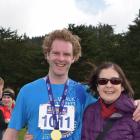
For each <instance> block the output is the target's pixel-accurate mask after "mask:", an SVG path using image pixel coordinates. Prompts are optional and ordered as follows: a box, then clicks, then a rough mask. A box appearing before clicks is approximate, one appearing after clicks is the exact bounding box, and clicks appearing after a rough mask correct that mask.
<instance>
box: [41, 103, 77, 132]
mask: <svg viewBox="0 0 140 140" xmlns="http://www.w3.org/2000/svg"><path fill="white" fill-rule="evenodd" d="M55 108H56V114H57V119H58V113H59V106H57V105H56V106H55ZM74 112H75V110H74V106H64V108H63V111H62V113H61V115H60V117H59V130H62V131H73V130H74ZM53 126H54V124H53V117H52V109H51V106H50V104H41V105H40V107H39V123H38V127H40V129H43V130H53V129H54V127H53Z"/></svg>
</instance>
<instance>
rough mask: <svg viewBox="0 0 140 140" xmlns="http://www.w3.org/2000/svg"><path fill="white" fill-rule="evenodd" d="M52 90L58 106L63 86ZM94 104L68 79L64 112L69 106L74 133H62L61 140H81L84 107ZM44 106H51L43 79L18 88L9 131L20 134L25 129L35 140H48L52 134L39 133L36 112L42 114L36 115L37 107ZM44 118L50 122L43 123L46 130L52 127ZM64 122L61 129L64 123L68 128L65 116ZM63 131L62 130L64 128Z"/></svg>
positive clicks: (87, 95) (94, 100)
mask: <svg viewBox="0 0 140 140" xmlns="http://www.w3.org/2000/svg"><path fill="white" fill-rule="evenodd" d="M51 87H52V92H53V97H54V102H55V105H56V106H57V105H58V106H59V104H60V100H61V96H62V93H63V90H64V84H52V85H51ZM94 102H96V99H95V98H93V97H92V96H91V95H90V94H89V93H87V92H86V89H85V87H84V85H82V84H80V83H77V82H75V81H73V80H71V79H69V84H68V93H67V97H66V100H65V105H64V108H66V109H65V110H67V107H66V106H68V108H74V115H73V116H74V122H73V125H74V129H73V130H72V131H64V130H63V131H61V132H62V140H78V139H80V136H81V127H82V116H83V112H84V109H85V108H86V107H87V105H89V104H91V103H94ZM46 104H48V105H50V103H49V99H48V90H47V86H46V81H45V79H44V78H41V79H38V80H36V81H34V82H31V83H29V84H27V85H25V86H24V87H23V88H21V90H20V92H19V94H18V97H17V100H16V105H15V108H14V110H13V112H12V117H11V120H10V123H9V128H13V129H16V130H20V129H21V128H23V127H25V126H27V128H28V133H30V134H32V135H33V137H34V140H50V139H51V138H50V133H51V131H52V130H48V128H47V129H45V128H44V129H42V127H40V125H39V123H40V122H41V121H40V119H39V118H43V117H42V116H41V115H39V112H40V113H41V114H43V113H42V112H41V111H39V107H40V105H46ZM46 107H49V106H46ZM50 112H51V111H50ZM47 113H48V114H47V115H48V116H49V109H48V110H47ZM64 114H65V112H64ZM47 115H46V119H49V121H48V122H46V123H45V127H47V125H48V124H49V125H51V123H52V122H51V117H50V118H47V117H48V116H47ZM69 115H72V112H69ZM39 116H41V117H39ZM64 118H65V120H60V125H63V121H65V124H67V125H68V127H69V125H70V124H69V123H70V119H69V116H67V118H66V116H65V117H64ZM46 119H45V121H46ZM43 125H44V124H43ZM62 127H64V128H65V126H62Z"/></svg>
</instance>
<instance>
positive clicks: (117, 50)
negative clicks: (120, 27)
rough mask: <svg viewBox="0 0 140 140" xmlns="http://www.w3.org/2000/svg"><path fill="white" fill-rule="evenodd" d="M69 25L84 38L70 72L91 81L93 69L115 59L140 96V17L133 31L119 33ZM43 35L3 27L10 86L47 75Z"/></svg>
mask: <svg viewBox="0 0 140 140" xmlns="http://www.w3.org/2000/svg"><path fill="white" fill-rule="evenodd" d="M68 29H69V30H70V31H72V32H73V33H74V34H77V35H78V36H79V37H80V38H81V46H82V52H83V54H82V57H81V58H80V60H79V61H78V62H76V63H75V64H73V65H72V67H71V69H70V74H69V76H70V77H71V78H72V79H74V80H77V81H81V82H87V81H88V79H89V76H90V73H91V72H92V70H93V69H94V68H95V67H96V66H97V65H99V64H100V63H101V62H102V61H113V62H115V63H117V64H119V65H120V66H121V67H122V68H123V70H124V71H125V73H126V75H127V77H128V79H129V80H130V82H131V84H132V85H133V87H134V89H135V92H136V95H135V97H136V98H140V86H139V85H140V71H139V69H140V17H139V16H138V17H137V18H136V19H135V20H134V24H133V25H130V26H129V31H128V32H126V33H123V34H115V33H114V30H113V28H112V26H110V25H107V24H99V25H98V26H96V27H95V26H92V25H89V26H85V25H79V26H76V25H75V24H70V25H69V26H68ZM43 38H44V37H43V36H41V37H35V38H31V39H30V38H29V37H27V36H26V35H25V34H24V35H23V36H18V35H17V32H16V31H11V29H10V28H9V29H4V28H0V74H1V76H2V77H3V78H4V79H5V81H6V86H11V87H13V88H14V89H15V90H16V91H18V90H19V89H20V88H21V86H23V85H24V84H26V83H28V82H30V81H32V80H34V79H36V78H39V77H42V76H45V75H46V74H47V72H48V65H47V64H46V62H45V60H44V56H43V53H42V48H41V45H42V41H43Z"/></svg>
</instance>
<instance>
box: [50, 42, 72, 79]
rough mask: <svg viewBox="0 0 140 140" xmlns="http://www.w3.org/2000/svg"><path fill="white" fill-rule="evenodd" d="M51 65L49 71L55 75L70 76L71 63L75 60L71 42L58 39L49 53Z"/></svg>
mask: <svg viewBox="0 0 140 140" xmlns="http://www.w3.org/2000/svg"><path fill="white" fill-rule="evenodd" d="M47 61H48V63H49V65H50V68H49V73H51V75H53V76H57V77H60V76H64V77H65V76H68V71H69V68H70V66H71V64H72V63H73V62H74V56H73V46H72V44H71V43H70V42H68V41H64V40H59V39H56V40H54V41H53V43H52V47H51V50H50V52H49V53H48V55H47Z"/></svg>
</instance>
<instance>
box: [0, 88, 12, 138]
mask: <svg viewBox="0 0 140 140" xmlns="http://www.w3.org/2000/svg"><path fill="white" fill-rule="evenodd" d="M14 96H15V93H14V91H13V90H12V89H11V88H6V89H4V90H3V93H2V105H1V106H0V130H1V132H2V133H3V132H4V131H5V130H6V128H7V126H8V123H9V121H10V118H11V113H12V110H13V108H14V106H15V102H14ZM1 136H2V135H1Z"/></svg>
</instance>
